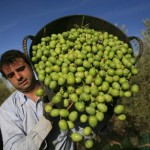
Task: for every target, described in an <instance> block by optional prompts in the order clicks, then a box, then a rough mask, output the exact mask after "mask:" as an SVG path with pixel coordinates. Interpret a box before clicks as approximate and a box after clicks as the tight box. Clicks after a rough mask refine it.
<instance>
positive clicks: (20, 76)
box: [15, 72, 23, 81]
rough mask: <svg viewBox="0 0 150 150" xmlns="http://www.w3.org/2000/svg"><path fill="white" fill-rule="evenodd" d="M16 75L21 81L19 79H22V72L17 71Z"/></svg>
mask: <svg viewBox="0 0 150 150" xmlns="http://www.w3.org/2000/svg"><path fill="white" fill-rule="evenodd" d="M15 77H16V79H17V80H18V81H19V80H22V78H23V77H22V75H21V74H20V73H18V72H16V73H15Z"/></svg>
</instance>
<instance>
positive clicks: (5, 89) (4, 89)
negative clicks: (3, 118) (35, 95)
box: [0, 78, 14, 105]
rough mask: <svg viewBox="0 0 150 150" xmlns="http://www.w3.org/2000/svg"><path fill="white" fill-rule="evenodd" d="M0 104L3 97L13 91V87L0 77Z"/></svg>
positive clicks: (3, 99)
mask: <svg viewBox="0 0 150 150" xmlns="http://www.w3.org/2000/svg"><path fill="white" fill-rule="evenodd" d="M0 85H1V86H0V105H1V104H2V103H3V102H4V101H5V99H6V98H7V97H8V96H9V95H10V94H11V93H12V92H13V91H14V88H10V87H9V86H8V85H7V83H6V80H5V79H4V78H0Z"/></svg>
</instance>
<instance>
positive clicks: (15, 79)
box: [2, 58, 35, 92]
mask: <svg viewBox="0 0 150 150" xmlns="http://www.w3.org/2000/svg"><path fill="white" fill-rule="evenodd" d="M2 69H3V72H4V74H5V76H6V78H7V79H8V80H9V81H10V83H11V84H12V85H13V86H14V87H15V88H16V89H18V90H19V91H21V92H28V91H30V90H32V88H33V87H34V85H33V84H34V81H35V78H34V74H33V71H32V69H31V67H30V66H29V65H28V64H27V63H26V62H24V60H23V59H22V58H17V59H16V60H15V61H14V62H13V63H12V64H10V65H4V66H3V68H2Z"/></svg>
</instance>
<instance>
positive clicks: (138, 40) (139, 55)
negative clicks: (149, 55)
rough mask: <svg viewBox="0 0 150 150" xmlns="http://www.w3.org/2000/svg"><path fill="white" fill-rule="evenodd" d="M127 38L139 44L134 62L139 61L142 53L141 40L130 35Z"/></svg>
mask: <svg viewBox="0 0 150 150" xmlns="http://www.w3.org/2000/svg"><path fill="white" fill-rule="evenodd" d="M128 39H129V40H130V41H131V40H136V41H137V42H138V44H139V52H138V55H137V56H136V60H135V62H136V63H137V62H138V61H139V59H140V58H141V56H142V53H143V42H142V40H141V39H140V38H139V37H136V36H130V37H128Z"/></svg>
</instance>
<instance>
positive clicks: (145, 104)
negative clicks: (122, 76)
mask: <svg viewBox="0 0 150 150" xmlns="http://www.w3.org/2000/svg"><path fill="white" fill-rule="evenodd" d="M144 25H145V26H146V28H147V29H146V31H144V32H143V33H142V34H143V44H144V51H143V54H142V57H141V58H140V60H139V62H138V63H137V66H138V68H139V74H138V75H137V76H135V77H134V78H132V81H131V82H132V83H137V84H138V85H139V88H140V91H139V92H138V93H137V94H136V95H135V96H133V97H132V98H130V99H123V100H122V102H123V103H124V104H125V105H126V112H127V114H128V119H129V122H130V123H131V124H132V125H133V127H134V128H135V129H136V131H137V132H138V133H139V134H140V135H142V134H146V133H150V116H149V110H150V103H149V101H150V92H149V91H150V61H149V58H150V20H145V21H144Z"/></svg>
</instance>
